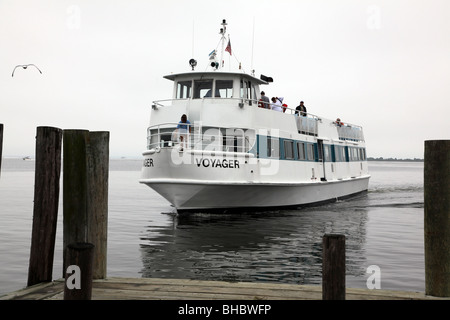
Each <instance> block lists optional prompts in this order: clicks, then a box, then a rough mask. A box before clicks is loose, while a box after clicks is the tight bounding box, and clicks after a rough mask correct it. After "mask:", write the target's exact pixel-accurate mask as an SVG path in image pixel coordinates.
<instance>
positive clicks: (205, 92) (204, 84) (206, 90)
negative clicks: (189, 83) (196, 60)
mask: <svg viewBox="0 0 450 320" xmlns="http://www.w3.org/2000/svg"><path fill="white" fill-rule="evenodd" d="M212 85H213V81H212V80H195V81H194V99H201V98H211V97H212Z"/></svg>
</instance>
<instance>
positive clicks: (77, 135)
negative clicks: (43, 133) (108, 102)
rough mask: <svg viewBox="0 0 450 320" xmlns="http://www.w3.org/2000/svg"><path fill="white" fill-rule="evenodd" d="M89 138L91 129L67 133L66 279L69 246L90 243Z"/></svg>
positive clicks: (65, 177)
mask: <svg viewBox="0 0 450 320" xmlns="http://www.w3.org/2000/svg"><path fill="white" fill-rule="evenodd" d="M88 136H89V131H88V130H64V134H63V144H64V149H63V150H64V152H63V158H64V159H63V224H64V226H63V257H64V261H63V277H64V275H65V272H66V269H67V266H66V261H65V257H66V250H67V246H68V245H69V244H71V243H81V242H87V227H88V219H87V203H88V200H87V197H88V196H87V187H88V184H87V177H88V174H87V153H86V152H87V151H86V148H87V147H86V145H87V142H88Z"/></svg>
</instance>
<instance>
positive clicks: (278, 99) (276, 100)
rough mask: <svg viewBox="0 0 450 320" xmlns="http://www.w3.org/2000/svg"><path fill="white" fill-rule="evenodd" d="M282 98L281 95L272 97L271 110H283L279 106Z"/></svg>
mask: <svg viewBox="0 0 450 320" xmlns="http://www.w3.org/2000/svg"><path fill="white" fill-rule="evenodd" d="M283 99H284V98H283V97H276V98H275V97H272V110H275V111H280V112H283V108H282V106H281V104H282V102H283Z"/></svg>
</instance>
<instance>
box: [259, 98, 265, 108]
mask: <svg viewBox="0 0 450 320" xmlns="http://www.w3.org/2000/svg"><path fill="white" fill-rule="evenodd" d="M258 108H264V104H263V101H262V99H259V101H258Z"/></svg>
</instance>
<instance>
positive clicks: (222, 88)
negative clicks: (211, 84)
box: [216, 80, 233, 98]
mask: <svg viewBox="0 0 450 320" xmlns="http://www.w3.org/2000/svg"><path fill="white" fill-rule="evenodd" d="M232 96H233V80H216V97H217V98H231V97H232Z"/></svg>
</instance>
